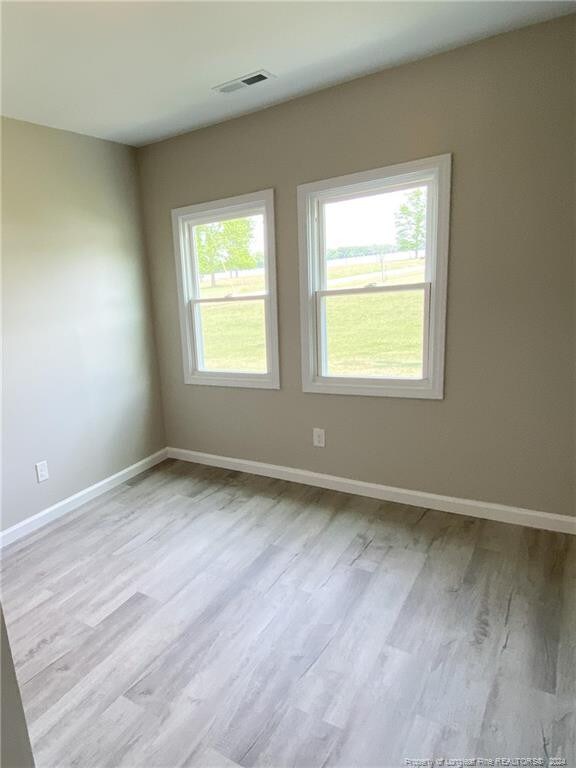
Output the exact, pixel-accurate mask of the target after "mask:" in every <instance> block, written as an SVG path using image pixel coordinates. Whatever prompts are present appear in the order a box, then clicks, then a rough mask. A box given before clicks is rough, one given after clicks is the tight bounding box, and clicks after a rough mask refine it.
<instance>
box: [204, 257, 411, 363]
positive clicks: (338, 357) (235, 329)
mask: <svg viewBox="0 0 576 768" xmlns="http://www.w3.org/2000/svg"><path fill="white" fill-rule="evenodd" d="M338 266H339V269H338V270H336V269H335V270H334V271H332V270H330V278H331V279H338V280H340V279H342V278H351V280H350V281H349V280H346V281H345V282H342V283H341V284H339V285H338V287H352V286H356V285H358V284H359V285H365V284H367V283H378V284H380V283H381V279H380V264H379V262H375V263H374V264H351V265H350V264H348V265H338ZM375 268H376V269H377V271H374V269H375ZM421 269H422V266H421V261H420V260H418V261H416V260H412V259H407V260H405V261H398V262H393V263H391V264H390V265H388V269H387V276H386V277H387V279H386V281H385V283H384V284H385V285H388V284H398V283H400V282H417V281H419V280H421V279H422V277H421ZM351 270H352V271H351ZM367 276H368V278H367ZM358 277H361V278H362V279H361V281H360V282H359V283H358V282H355V280H357V278H358ZM239 281H241V282H242V285H241V286H240V285H238V283H239ZM334 287H336V286H334ZM261 289H262V288H261V284H260V285H258V283H257V282H256V281H255V280H254V278H253V277H252V278H251V277H244V278H236V279H230V278H227V279H226V280H225V279H220V280H219V283H218V284H217V285H216V288H215V289H211V288H210V287H207V288H204V287H203V290H202V298H208V297H209V296H210V297H213V296H223V295H227V294H230V293H235V294H238V293H248V292H251V291H254V290H261ZM212 290H213V291H214V293H209V292H210V291H212ZM325 301H326V309H325V311H326V329H327V342H328V361H329V370H328V373H329V374H333V375H348V376H390V377H415V378H417V377H419V376H420V375H421V361H422V335H423V328H422V308H423V294H422V292H421V291H407V292H394V293H387V294H371V295H366V294H364V295H360V296H338V297H328V298H327V299H326V300H325ZM201 313H202V337H203V346H204V367H205V369H207V370H229V371H230V370H240V371H246V372H252V373H263V372H265V371H266V343H265V337H264V302H263V301H262V300H255V301H243V302H236V303H230V304H210V305H202V308H201Z"/></svg>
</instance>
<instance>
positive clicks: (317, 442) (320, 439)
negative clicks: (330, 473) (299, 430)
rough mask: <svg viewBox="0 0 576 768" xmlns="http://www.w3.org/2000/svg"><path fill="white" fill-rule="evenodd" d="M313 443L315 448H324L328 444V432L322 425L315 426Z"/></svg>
mask: <svg viewBox="0 0 576 768" xmlns="http://www.w3.org/2000/svg"><path fill="white" fill-rule="evenodd" d="M312 443H313V445H314V447H315V448H324V446H325V445H326V433H325V432H324V430H323V429H320V427H314V428H313V430H312Z"/></svg>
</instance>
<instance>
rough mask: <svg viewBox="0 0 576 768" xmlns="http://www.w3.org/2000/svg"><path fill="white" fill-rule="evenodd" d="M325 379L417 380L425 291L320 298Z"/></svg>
mask: <svg viewBox="0 0 576 768" xmlns="http://www.w3.org/2000/svg"><path fill="white" fill-rule="evenodd" d="M321 301H323V302H324V306H323V311H324V312H325V328H326V347H327V363H326V367H327V370H326V371H325V374H326V375H328V376H354V377H357V378H363V377H367V376H377V377H381V378H392V379H395V378H410V379H421V378H422V376H423V339H424V289H422V288H419V289H416V290H407V291H390V292H385V293H362V294H343V295H342V296H325V297H323V298H322V299H321Z"/></svg>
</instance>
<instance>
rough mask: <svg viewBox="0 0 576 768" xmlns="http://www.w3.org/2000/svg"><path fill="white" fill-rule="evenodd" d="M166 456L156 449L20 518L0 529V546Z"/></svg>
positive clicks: (54, 518) (162, 459)
mask: <svg viewBox="0 0 576 768" xmlns="http://www.w3.org/2000/svg"><path fill="white" fill-rule="evenodd" d="M167 457H168V449H167V448H162V450H161V451H157V452H156V453H153V454H152V455H151V456H147V457H146V458H145V459H142V460H141V461H137V462H136V464H132V465H131V466H129V467H126V469H122V470H120V472H116V474H115V475H110V477H106V478H104V480H100V482H99V483H94V485H91V486H89V487H88V488H84V490H82V491H79V492H78V493H75V494H74V495H73V496H68V498H66V499H63V500H62V501H59V502H58V503H57V504H53V505H52V506H51V507H47V508H46V509H43V510H42V511H41V512H38V513H37V514H36V515H32V517H28V518H26V520H22V522H21V523H16V525H13V526H12V527H10V528H7V529H6V530H5V531H0V548H2V547H5V546H7V545H8V544H12V542H14V541H17V540H18V539H21V538H22V537H23V536H27V535H28V534H29V533H32V532H33V531H35V530H37V529H38V528H41V527H42V526H44V525H48V523H51V522H53V521H54V520H57V519H58V518H59V517H62V515H65V514H66V513H67V512H72V510H74V509H76V508H77V507H80V506H82V504H85V503H86V502H87V501H90V500H91V499H95V498H96V497H97V496H100V495H101V494H103V493H106V491H109V490H111V489H112V488H115V487H116V486H117V485H121V484H122V483H125V482H126V481H127V480H130V479H131V478H133V477H135V476H136V475H139V474H140V473H141V472H144V471H145V470H146V469H150V467H153V466H155V465H156V464H159V463H160V462H161V461H164V459H166V458H167Z"/></svg>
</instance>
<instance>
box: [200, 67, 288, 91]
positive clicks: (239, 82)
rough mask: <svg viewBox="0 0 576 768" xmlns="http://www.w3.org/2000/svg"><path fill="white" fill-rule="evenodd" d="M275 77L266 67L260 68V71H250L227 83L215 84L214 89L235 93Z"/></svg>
mask: <svg viewBox="0 0 576 768" xmlns="http://www.w3.org/2000/svg"><path fill="white" fill-rule="evenodd" d="M273 77H274V75H272V74H271V73H270V72H267V71H266V70H265V69H259V70H258V72H250V74H248V75H243V76H242V77H237V78H236V80H228V82H226V83H221V84H220V85H215V86H214V88H212V90H213V91H218V93H233V92H234V91H239V90H241V89H242V88H249V87H250V86H251V85H256V84H257V83H263V82H264V81H265V80H270V79H271V78H273Z"/></svg>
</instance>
